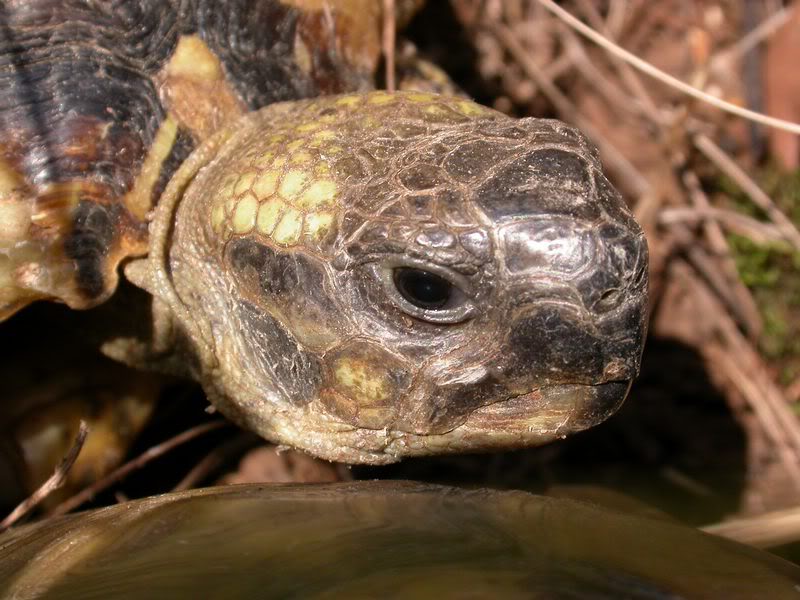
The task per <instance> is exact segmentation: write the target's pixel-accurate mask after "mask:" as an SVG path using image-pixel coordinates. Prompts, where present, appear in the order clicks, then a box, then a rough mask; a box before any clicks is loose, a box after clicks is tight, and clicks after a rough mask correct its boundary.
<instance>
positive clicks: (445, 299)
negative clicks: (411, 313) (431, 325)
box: [392, 267, 454, 310]
mask: <svg viewBox="0 0 800 600" xmlns="http://www.w3.org/2000/svg"><path fill="white" fill-rule="evenodd" d="M392 278H393V280H394V285H395V287H397V291H398V292H400V295H401V296H403V298H405V300H406V301H407V302H410V303H411V304H413V305H414V306H416V307H417V308H421V309H423V310H441V309H443V308H445V307H447V305H448V304H449V301H450V299H451V298H452V296H453V289H454V286H453V284H452V283H450V282H449V281H447V280H446V279H445V278H444V277H439V276H438V275H436V274H435V273H431V272H430V271H423V270H422V269H413V268H409V267H399V268H396V269H394V272H393V274H392Z"/></svg>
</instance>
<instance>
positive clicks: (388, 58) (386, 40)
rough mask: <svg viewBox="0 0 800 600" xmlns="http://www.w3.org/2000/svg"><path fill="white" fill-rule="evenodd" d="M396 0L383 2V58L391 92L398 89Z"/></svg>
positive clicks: (388, 88)
mask: <svg viewBox="0 0 800 600" xmlns="http://www.w3.org/2000/svg"><path fill="white" fill-rule="evenodd" d="M395 19H396V11H395V6H394V0H383V40H382V41H383V58H384V61H385V62H386V89H387V90H388V91H390V92H393V91H395V89H396V87H397V83H396V79H395V60H394V49H395V46H396V43H397V42H396V37H397V23H396V22H395Z"/></svg>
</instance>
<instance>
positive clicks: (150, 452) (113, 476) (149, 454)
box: [49, 421, 230, 516]
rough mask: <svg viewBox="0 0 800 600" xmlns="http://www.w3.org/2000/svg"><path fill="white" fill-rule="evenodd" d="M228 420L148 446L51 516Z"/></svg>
mask: <svg viewBox="0 0 800 600" xmlns="http://www.w3.org/2000/svg"><path fill="white" fill-rule="evenodd" d="M229 424H230V423H228V422H227V421H214V422H212V423H204V424H202V425H197V426H196V427H192V428H191V429H187V430H186V431H184V432H182V433H179V434H178V435H176V436H174V437H172V438H170V439H168V440H166V441H164V442H161V443H160V444H157V445H156V446H153V447H152V448H148V449H147V450H146V451H144V452H143V453H142V454H140V455H139V456H137V457H136V458H134V459H133V460H130V461H128V462H127V463H125V464H124V465H122V466H120V467H118V468H117V469H115V470H114V471H112V472H111V473H109V474H108V475H106V476H105V477H103V478H102V479H99V480H97V481H95V482H94V483H93V484H92V485H90V486H88V487H87V488H85V489H84V490H82V491H81V492H79V493H77V494H75V495H74V496H72V497H71V498H67V499H66V500H64V502H62V503H61V504H59V505H58V506H56V507H55V508H54V509H53V510H52V511H50V513H49V514H50V516H54V515H63V514H65V513H68V512H70V511H72V510H74V509H76V508H78V507H79V506H81V505H82V504H83V503H85V502H88V501H90V500H91V499H92V498H94V497H95V496H96V495H97V494H98V493H100V492H102V491H103V490H105V489H107V488H109V487H110V486H112V485H114V484H115V483H116V482H118V481H120V480H121V479H124V478H125V477H126V476H127V475H129V474H130V473H132V472H133V471H135V470H137V469H141V468H142V467H144V466H145V465H146V464H147V463H149V462H150V461H152V460H154V459H156V458H158V457H159V456H162V455H164V454H166V453H167V452H169V451H170V450H173V449H174V448H177V447H178V446H180V445H182V444H185V443H186V442H188V441H189V440H192V439H194V438H196V437H199V436H201V435H203V434H205V433H208V432H209V431H214V430H216V429H221V428H222V427H225V426H227V425H229Z"/></svg>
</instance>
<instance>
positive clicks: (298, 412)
mask: <svg viewBox="0 0 800 600" xmlns="http://www.w3.org/2000/svg"><path fill="white" fill-rule="evenodd" d="M151 239H152V242H151V243H152V245H151V251H150V259H149V262H148V263H147V267H148V269H149V273H148V274H147V276H146V277H142V276H139V282H140V284H142V285H144V286H146V287H148V289H149V290H150V291H151V292H153V293H154V295H155V296H156V298H157V300H156V302H157V304H158V303H160V305H161V306H162V307H164V306H165V307H166V308H167V310H166V314H167V315H169V318H170V319H172V320H174V322H173V324H172V326H171V327H168V328H167V330H169V331H172V332H178V333H177V339H178V342H177V343H178V345H180V344H181V343H183V344H184V346H185V347H187V348H188V349H189V350H188V351H189V352H190V353H192V354H194V355H196V356H197V357H199V360H198V361H196V362H197V366H196V368H195V376H196V377H197V378H198V379H200V381H201V382H203V384H204V386H205V388H206V391H207V393H208V395H209V397H210V398H211V400H212V401H213V402H214V403H215V404H216V405H217V406H218V407H219V408H220V409H221V410H222V411H223V412H224V413H226V414H227V415H228V416H229V417H231V418H232V419H234V420H236V421H237V422H239V423H241V424H242V425H244V426H246V427H249V428H251V429H253V430H255V431H257V432H258V433H260V434H261V435H263V436H264V437H266V438H268V439H271V440H273V441H276V442H278V443H281V444H287V445H291V446H296V447H299V448H302V449H304V450H307V451H309V452H311V453H312V454H315V455H317V456H321V457H324V458H328V459H331V460H341V461H347V462H368V463H385V462H392V461H395V460H398V459H399V458H400V457H402V456H405V455H416V454H431V453H440V452H455V451H475V450H486V449H492V448H500V447H518V446H523V445H531V444H538V443H543V442H546V441H548V440H551V439H554V438H556V437H563V436H565V435H566V434H568V433H570V432H573V431H577V430H581V429H584V428H586V427H589V426H591V425H594V424H596V423H598V422H600V421H602V420H603V419H605V418H606V417H607V416H609V415H610V414H611V413H613V412H614V410H616V408H617V407H618V406H619V404H620V403H621V402H622V400H623V399H624V397H625V395H626V393H627V390H628V387H629V384H630V381H631V379H632V378H633V377H634V376H635V374H636V373H637V372H638V368H639V358H640V355H641V349H642V344H643V339H644V329H645V318H644V317H645V296H646V286H647V274H646V266H647V260H646V259H647V249H646V244H645V241H644V237H643V235H642V232H641V230H640V228H639V227H638V225H636V223H635V222H634V221H633V219H632V217H631V215H630V213H629V212H628V210H627V208H626V207H625V205H624V203H623V202H622V200H621V198H620V197H619V195H618V194H617V193H616V192H615V191H614V190H613V188H611V186H610V185H609V184H608V182H607V180H606V179H605V177H604V176H603V175H602V172H601V171H600V166H599V162H598V160H597V156H596V152H595V151H594V149H593V148H592V147H591V146H590V145H589V143H588V142H587V141H586V139H585V138H584V137H583V136H581V135H580V134H579V133H578V132H577V131H575V130H574V129H571V128H569V127H567V126H565V125H564V124H562V123H558V122H555V121H546V120H537V119H524V120H513V119H510V118H508V117H505V116H504V115H502V114H500V113H497V112H494V111H492V110H490V109H486V108H484V107H481V106H478V105H476V104H473V103H471V102H468V101H465V100H463V99H458V98H448V97H442V96H435V95H431V94H420V93H398V94H393V95H390V94H387V93H384V92H375V93H371V94H366V95H350V96H343V97H328V98H320V99H315V100H310V101H303V102H296V103H285V104H278V105H273V106H271V107H268V108H266V109H263V110H262V111H259V112H256V113H253V114H250V115H247V116H245V117H244V118H243V119H241V120H240V121H238V122H236V123H235V124H234V125H232V126H231V127H229V128H228V129H226V130H225V131H223V132H221V133H220V134H218V135H217V136H215V138H213V139H212V140H211V141H210V142H209V143H208V144H207V145H205V146H203V147H201V148H200V149H199V150H198V152H197V153H196V154H195V155H194V156H193V157H191V158H190V159H189V160H188V161H187V162H186V164H185V165H184V167H182V168H181V169H180V170H179V171H178V173H177V174H176V176H175V177H174V178H173V180H172V182H171V183H170V185H169V186H168V188H167V191H166V193H165V196H164V198H162V201H161V203H160V205H159V208H158V213H157V217H156V222H155V226H154V230H153V232H152V236H151ZM398 268H413V269H420V270H424V271H427V272H430V273H435V274H437V275H439V276H440V277H442V278H444V279H446V280H447V281H449V282H450V283H451V284H452V285H453V286H454V288H455V289H456V290H457V300H458V302H456V303H455V304H454V305H453V306H449V305H448V306H446V307H444V308H442V309H438V310H431V309H420V308H418V307H415V306H413V305H412V304H410V303H409V302H408V301H407V300H404V298H403V296H402V295H401V294H400V293H399V292H398V290H397V287H396V284H395V282H394V279H393V277H394V275H393V274H394V273H395V270H396V269H398ZM140 270H141V269H140ZM134 278H135V277H134ZM182 338H185V339H188V343H185V342H181V341H180V340H181V339H182Z"/></svg>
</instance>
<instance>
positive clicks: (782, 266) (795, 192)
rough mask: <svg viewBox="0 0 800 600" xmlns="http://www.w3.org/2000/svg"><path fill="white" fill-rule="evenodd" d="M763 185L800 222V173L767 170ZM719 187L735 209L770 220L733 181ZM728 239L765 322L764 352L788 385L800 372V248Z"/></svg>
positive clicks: (731, 235) (743, 239) (781, 206)
mask: <svg viewBox="0 0 800 600" xmlns="http://www.w3.org/2000/svg"><path fill="white" fill-rule="evenodd" d="M759 184H760V185H761V186H762V187H763V189H764V190H765V191H766V192H767V193H768V194H769V195H770V197H771V198H773V200H774V201H775V203H776V204H777V205H778V206H779V207H780V209H781V210H782V211H783V212H784V213H785V214H786V215H787V216H789V217H790V218H791V219H792V221H793V222H794V223H800V171H799V172H797V173H794V174H792V175H788V176H787V175H781V174H779V173H778V172H777V171H775V170H766V171H765V172H764V173H762V174H761V175H760V177H759ZM719 188H720V191H723V192H724V193H725V196H726V197H727V198H726V199H727V201H728V203H729V205H731V207H732V208H735V209H736V210H737V211H739V212H742V213H744V214H748V215H750V216H752V217H754V218H758V219H765V215H764V214H763V211H761V210H760V209H759V208H758V207H755V206H754V205H753V203H752V202H751V201H750V200H749V198H747V197H746V196H745V195H744V194H743V193H742V192H741V191H740V190H739V189H738V188H736V187H735V185H734V184H733V183H732V182H730V181H729V180H725V179H723V180H721V181H719ZM728 241H729V243H730V245H731V249H732V251H733V255H734V258H735V260H736V265H737V267H738V270H739V274H740V276H741V278H742V281H743V282H744V283H745V285H747V286H748V288H750V290H751V292H752V294H753V297H754V298H755V301H756V304H757V305H758V307H759V311H760V313H761V316H762V319H763V321H764V332H763V335H762V337H761V340H760V346H761V351H762V352H763V353H764V354H765V356H766V357H768V358H769V359H770V360H772V361H773V364H774V365H775V366H776V367H777V368H778V369H779V371H780V375H781V377H780V378H781V380H782V381H783V383H788V382H789V381H791V380H792V379H793V378H794V377H796V376H797V374H798V373H800V252H797V251H796V250H794V249H793V248H792V247H791V246H790V245H789V244H787V243H779V242H776V243H770V244H765V245H762V244H756V243H754V242H752V241H751V240H750V239H748V238H745V237H742V236H739V235H734V234H730V235H728Z"/></svg>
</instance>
